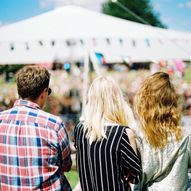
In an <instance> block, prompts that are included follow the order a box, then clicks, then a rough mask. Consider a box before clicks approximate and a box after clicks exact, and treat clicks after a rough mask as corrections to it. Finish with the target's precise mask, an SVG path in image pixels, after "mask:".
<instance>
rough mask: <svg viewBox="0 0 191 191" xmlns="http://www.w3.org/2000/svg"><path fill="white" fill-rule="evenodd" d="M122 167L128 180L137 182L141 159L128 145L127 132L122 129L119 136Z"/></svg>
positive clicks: (139, 174)
mask: <svg viewBox="0 0 191 191" xmlns="http://www.w3.org/2000/svg"><path fill="white" fill-rule="evenodd" d="M120 146H121V155H122V169H123V172H124V176H125V178H126V180H127V181H128V182H131V183H134V184H135V183H138V182H139V181H140V176H141V159H140V156H138V155H137V154H136V153H135V152H134V150H133V148H132V147H131V145H130V142H129V138H128V135H127V132H126V131H125V130H124V132H123V135H122V138H121V143H120Z"/></svg>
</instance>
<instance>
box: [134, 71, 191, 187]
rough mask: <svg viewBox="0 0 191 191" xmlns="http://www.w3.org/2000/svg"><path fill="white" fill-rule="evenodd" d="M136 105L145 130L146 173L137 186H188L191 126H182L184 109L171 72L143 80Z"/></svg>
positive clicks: (143, 154)
mask: <svg viewBox="0 0 191 191" xmlns="http://www.w3.org/2000/svg"><path fill="white" fill-rule="evenodd" d="M135 109H136V112H137V114H138V116H139V119H140V125H141V127H142V132H143V136H141V137H140V139H139V142H138V143H139V144H138V145H139V149H140V153H141V158H142V168H143V177H142V182H141V184H140V187H139V188H136V189H137V190H139V191H140V190H144V191H145V190H152V191H185V190H187V189H189V183H188V175H187V172H188V168H189V167H191V129H183V128H182V127H180V126H179V124H180V117H181V111H180V109H179V107H178V97H177V94H176V92H175V89H174V86H173V84H172V83H171V81H170V78H169V75H168V74H166V73H164V72H157V73H155V74H153V75H151V76H150V77H148V78H147V79H146V80H145V81H144V82H143V84H142V86H141V88H140V90H139V92H138V93H137V95H136V99H135ZM136 189H135V190H136Z"/></svg>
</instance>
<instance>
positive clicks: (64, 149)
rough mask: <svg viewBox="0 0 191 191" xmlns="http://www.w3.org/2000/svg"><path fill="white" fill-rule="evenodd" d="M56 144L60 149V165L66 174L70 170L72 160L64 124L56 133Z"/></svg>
mask: <svg viewBox="0 0 191 191" xmlns="http://www.w3.org/2000/svg"><path fill="white" fill-rule="evenodd" d="M58 142H59V146H60V149H61V155H62V159H61V163H62V170H63V172H67V171H69V170H70V169H71V166H72V159H71V149H70V141H69V138H68V134H67V131H66V128H65V126H64V124H63V123H62V124H61V127H60V129H59V131H58Z"/></svg>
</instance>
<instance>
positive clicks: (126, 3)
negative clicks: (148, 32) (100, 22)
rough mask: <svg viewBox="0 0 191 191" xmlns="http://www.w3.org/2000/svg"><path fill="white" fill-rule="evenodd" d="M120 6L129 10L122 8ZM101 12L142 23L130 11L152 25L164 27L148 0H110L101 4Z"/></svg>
mask: <svg viewBox="0 0 191 191" xmlns="http://www.w3.org/2000/svg"><path fill="white" fill-rule="evenodd" d="M120 5H121V6H120ZM122 6H123V7H126V8H127V9H128V10H130V11H128V10H125V9H123V8H122ZM102 12H103V13H105V14H108V15H112V16H115V17H119V18H123V19H127V20H131V21H134V22H139V23H142V22H141V21H140V20H139V19H138V18H136V17H135V16H133V15H132V14H131V13H130V12H133V13H134V14H136V15H138V16H139V17H141V18H142V19H143V20H145V21H146V22H148V23H149V24H150V25H152V26H157V27H161V28H166V26H165V25H164V24H163V23H162V22H161V21H160V19H159V14H158V13H156V12H155V11H154V8H153V6H152V5H151V3H150V1H149V0H118V2H116V3H113V2H112V1H111V0H110V1H107V2H106V3H104V4H103V6H102Z"/></svg>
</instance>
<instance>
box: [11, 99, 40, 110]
mask: <svg viewBox="0 0 191 191" xmlns="http://www.w3.org/2000/svg"><path fill="white" fill-rule="evenodd" d="M14 106H26V107H31V108H33V109H40V106H39V105H38V104H36V103H34V102H31V101H28V100H21V99H19V100H16V101H15V103H14Z"/></svg>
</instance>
